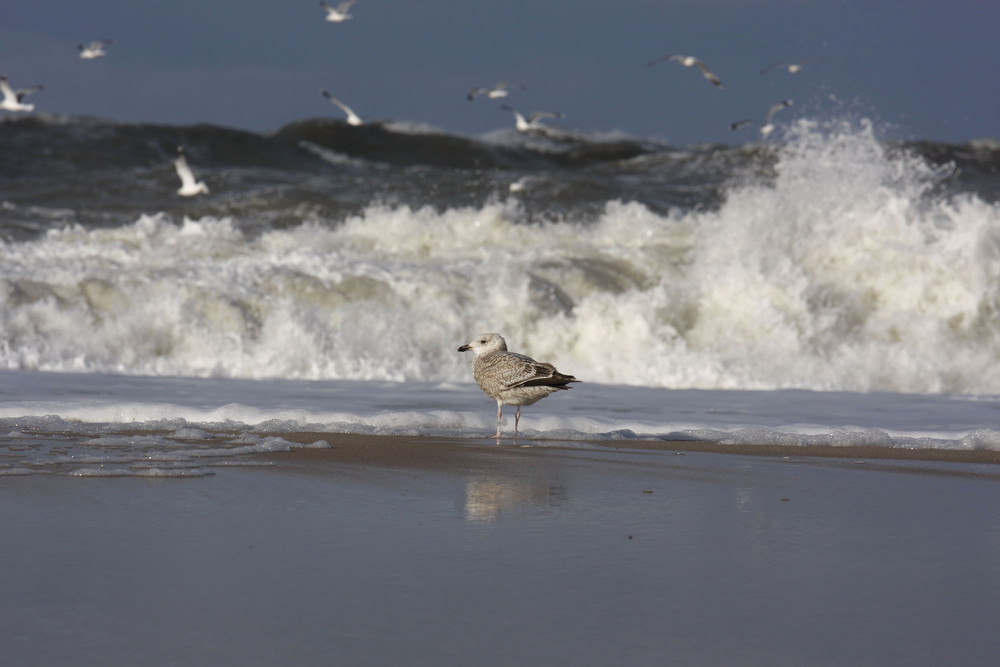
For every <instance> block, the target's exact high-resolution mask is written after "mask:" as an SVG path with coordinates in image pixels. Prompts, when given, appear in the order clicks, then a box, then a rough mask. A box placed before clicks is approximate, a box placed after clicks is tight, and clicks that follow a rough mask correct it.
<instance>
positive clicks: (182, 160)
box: [174, 153, 195, 188]
mask: <svg viewBox="0 0 1000 667" xmlns="http://www.w3.org/2000/svg"><path fill="white" fill-rule="evenodd" d="M174 169H176V170H177V175H178V176H179V177H180V179H181V185H182V186H183V187H185V188H190V187H194V185H195V179H194V173H193V172H192V171H191V167H189V166H188V161H187V157H185V155H184V153H180V154H179V155H178V156H177V159H176V160H174Z"/></svg>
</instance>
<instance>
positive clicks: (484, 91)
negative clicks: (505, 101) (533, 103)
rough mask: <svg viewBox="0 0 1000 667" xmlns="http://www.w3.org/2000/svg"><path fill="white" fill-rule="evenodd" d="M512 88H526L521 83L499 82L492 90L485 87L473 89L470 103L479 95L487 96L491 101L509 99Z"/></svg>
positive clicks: (470, 93)
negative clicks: (509, 91) (499, 98)
mask: <svg viewBox="0 0 1000 667" xmlns="http://www.w3.org/2000/svg"><path fill="white" fill-rule="evenodd" d="M512 87H517V88H522V89H523V88H524V86H523V85H522V84H520V83H510V82H508V81H498V82H497V85H495V86H493V87H492V88H484V87H480V88H473V89H472V90H470V91H469V95H468V98H469V101H470V102H471V101H472V100H474V99H476V97H477V96H479V95H486V97H488V98H490V99H491V100H495V99H497V98H498V97H507V94H508V93H507V89H508V88H512Z"/></svg>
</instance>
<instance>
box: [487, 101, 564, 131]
mask: <svg viewBox="0 0 1000 667" xmlns="http://www.w3.org/2000/svg"><path fill="white" fill-rule="evenodd" d="M500 108H501V109H503V110H504V111H509V112H511V113H512V114H514V125H515V126H516V127H517V129H518V130H519V131H520V132H528V131H530V130H544V129H545V127H544V126H543V125H542V124H541V123H539V122H538V121H540V120H541V119H543V118H565V117H566V114H564V113H560V112H558V111H535V112H533V113H532V114H531V115H530V116H528V117H527V118H525V117H524V116H523V115H522V114H521V113H520V112H519V111H517V110H516V109H513V108H511V107H509V106H507V105H506V104H504V105H502V106H501V107H500Z"/></svg>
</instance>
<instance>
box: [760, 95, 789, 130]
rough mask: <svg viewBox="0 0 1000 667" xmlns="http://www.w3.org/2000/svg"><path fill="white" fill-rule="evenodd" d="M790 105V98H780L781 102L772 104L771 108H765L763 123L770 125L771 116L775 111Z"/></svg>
mask: <svg viewBox="0 0 1000 667" xmlns="http://www.w3.org/2000/svg"><path fill="white" fill-rule="evenodd" d="M790 106H792V101H791V100H782V101H781V102H778V103H777V104H772V105H771V108H770V109H768V110H767V117H766V118H765V119H764V124H765V125H770V124H771V116H773V115H774V114H776V113H777V112H779V111H781V110H782V109H787V108H788V107H790Z"/></svg>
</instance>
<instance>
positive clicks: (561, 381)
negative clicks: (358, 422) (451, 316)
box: [458, 333, 579, 440]
mask: <svg viewBox="0 0 1000 667" xmlns="http://www.w3.org/2000/svg"><path fill="white" fill-rule="evenodd" d="M467 350H472V351H473V352H475V353H476V358H475V359H473V360H472V377H473V379H475V381H476V384H478V385H479V388H480V389H482V390H483V393H484V394H486V395H487V396H489V397H490V398H492V399H493V400H494V401H496V402H497V434H496V438H497V440H499V439H500V419H501V418H502V417H503V406H504V405H516V406H517V412H516V413H514V437H515V438H516V437H517V424H518V422H519V421H520V420H521V406H523V405H532V404H534V403H537V402H538V401H540V400H541V399H543V398H545V397H546V396H548V395H549V394H551V393H553V392H556V391H559V390H560V389H569V387H568V386H567V385H569V383H570V382H579V380H577V379H576V378H575V377H573V376H572V375H564V374H563V373H560V372H559V371H557V370H556V367H555V366H553V365H552V364H549V363H545V362H541V361H535V360H534V359H532V358H531V357H528V356H525V355H523V354H517V353H516V352H508V351H507V342H506V341H505V340H504V339H503V336H501V335H500V334H495V333H484V334H480V335H479V336H478V337H477V338H476V339H475V340H473V341H472V342H471V343H467V344H465V345H463V346H461V347H460V348H458V351H459V352H465V351H467Z"/></svg>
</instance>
